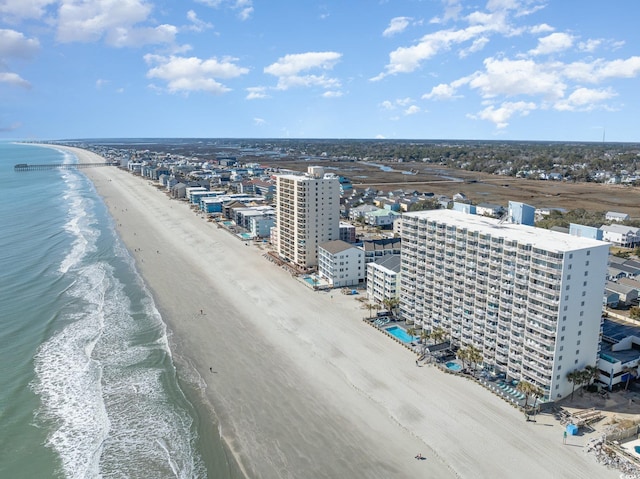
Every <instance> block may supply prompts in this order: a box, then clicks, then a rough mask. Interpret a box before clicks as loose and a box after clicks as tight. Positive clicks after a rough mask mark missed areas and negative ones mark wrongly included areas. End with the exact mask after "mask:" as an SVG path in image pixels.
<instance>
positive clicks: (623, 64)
mask: <svg viewBox="0 0 640 479" xmlns="http://www.w3.org/2000/svg"><path fill="white" fill-rule="evenodd" d="M557 68H558V69H559V70H561V71H562V73H563V74H564V75H565V76H566V77H567V78H570V79H572V80H575V81H579V82H585V83H587V82H588V83H600V82H602V81H604V80H608V79H610V78H635V77H637V76H638V75H639V74H640V56H634V57H629V58H627V59H625V60H620V59H617V60H610V61H607V60H603V59H597V60H594V61H592V62H573V63H568V64H559V65H557Z"/></svg>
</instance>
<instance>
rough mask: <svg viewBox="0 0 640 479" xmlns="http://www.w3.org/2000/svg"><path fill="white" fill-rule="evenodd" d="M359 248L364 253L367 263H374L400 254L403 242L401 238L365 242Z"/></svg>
mask: <svg viewBox="0 0 640 479" xmlns="http://www.w3.org/2000/svg"><path fill="white" fill-rule="evenodd" d="M358 246H359V247H360V248H361V249H362V250H363V251H364V260H365V262H366V263H372V262H374V261H376V260H378V259H382V258H383V257H385V256H388V255H395V254H400V251H401V247H402V240H401V239H400V238H384V239H377V240H365V241H363V242H362V243H360V244H359V245H358Z"/></svg>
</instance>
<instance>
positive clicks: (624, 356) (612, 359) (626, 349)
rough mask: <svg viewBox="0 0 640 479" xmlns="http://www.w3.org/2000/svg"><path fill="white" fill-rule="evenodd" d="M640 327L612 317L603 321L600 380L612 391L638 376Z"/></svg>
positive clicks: (599, 368) (626, 385) (624, 385)
mask: <svg viewBox="0 0 640 479" xmlns="http://www.w3.org/2000/svg"><path fill="white" fill-rule="evenodd" d="M639 363H640V328H638V326H635V325H631V324H627V323H621V322H618V321H615V320H611V319H604V320H603V322H602V344H601V350H600V354H599V357H598V362H597V365H596V366H597V368H598V373H599V375H598V378H597V379H598V381H599V382H600V383H601V384H603V385H605V386H606V387H607V388H608V389H609V390H610V391H611V390H612V389H613V388H614V387H616V386H618V387H623V388H627V387H628V382H630V381H631V380H633V379H636V378H637V377H638V365H639Z"/></svg>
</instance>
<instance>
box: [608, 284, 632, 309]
mask: <svg viewBox="0 0 640 479" xmlns="http://www.w3.org/2000/svg"><path fill="white" fill-rule="evenodd" d="M605 292H613V293H617V294H618V298H619V299H620V302H621V303H624V304H625V305H630V304H632V303H636V302H637V301H638V290H637V288H634V287H633V286H629V285H626V284H622V283H614V282H613V281H607V284H606V286H605Z"/></svg>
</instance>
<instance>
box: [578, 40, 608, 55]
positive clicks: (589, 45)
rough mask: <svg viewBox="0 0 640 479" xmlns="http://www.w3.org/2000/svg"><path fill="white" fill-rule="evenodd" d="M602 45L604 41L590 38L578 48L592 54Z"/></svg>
mask: <svg viewBox="0 0 640 479" xmlns="http://www.w3.org/2000/svg"><path fill="white" fill-rule="evenodd" d="M600 45H602V39H595V38H590V39H589V40H587V41H585V42H580V43H578V48H579V49H580V50H582V51H583V52H592V51H594V50H595V49H596V48H598V47H599V46H600Z"/></svg>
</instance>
